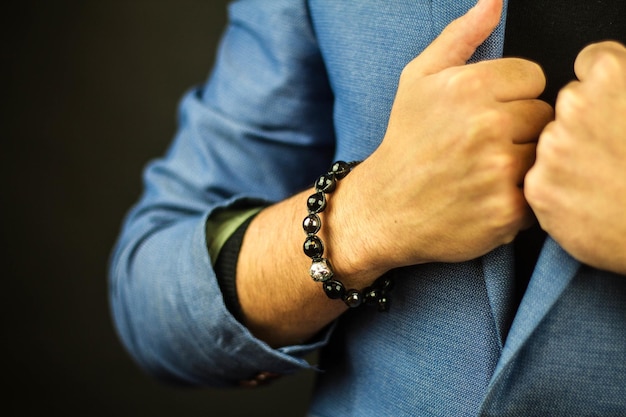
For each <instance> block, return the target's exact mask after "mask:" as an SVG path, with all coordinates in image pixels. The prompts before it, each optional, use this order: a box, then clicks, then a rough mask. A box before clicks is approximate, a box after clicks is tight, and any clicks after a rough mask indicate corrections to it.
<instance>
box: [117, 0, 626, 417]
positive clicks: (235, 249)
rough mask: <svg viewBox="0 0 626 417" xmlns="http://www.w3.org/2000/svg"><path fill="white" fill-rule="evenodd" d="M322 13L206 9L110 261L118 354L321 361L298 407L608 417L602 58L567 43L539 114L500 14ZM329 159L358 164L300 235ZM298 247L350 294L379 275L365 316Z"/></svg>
mask: <svg viewBox="0 0 626 417" xmlns="http://www.w3.org/2000/svg"><path fill="white" fill-rule="evenodd" d="M257 3H258V4H257ZM329 3H330V2H315V1H312V2H308V3H306V4H305V2H293V1H286V0H285V1H275V2H271V4H267V2H265V3H261V2H255V1H249V2H246V1H243V2H237V3H234V4H233V5H232V6H231V9H230V11H231V25H230V26H229V29H228V31H227V32H226V35H225V38H224V41H223V43H222V48H221V53H220V56H219V59H218V63H217V65H216V68H215V70H214V72H213V74H212V78H211V80H210V81H209V83H207V85H206V86H205V87H204V88H202V89H197V90H195V91H193V92H191V93H190V94H189V95H188V96H187V97H186V99H185V100H184V102H183V103H182V112H181V128H180V131H179V133H178V135H177V138H176V141H175V142H174V143H173V145H172V148H171V149H170V151H169V153H168V155H167V156H166V157H165V158H163V159H161V160H159V161H156V162H155V163H154V164H152V165H151V166H150V167H149V168H148V169H147V171H146V192H145V194H144V196H143V197H142V200H141V201H140V202H139V203H138V205H137V206H136V207H135V208H134V210H133V211H132V212H131V214H130V216H129V218H128V219H127V222H126V224H125V226H124V229H123V231H122V234H121V236H120V241H119V243H118V246H117V247H116V251H115V256H114V258H113V262H112V269H111V294H112V295H111V298H112V305H113V311H114V315H115V319H116V323H117V325H118V328H119V330H120V334H121V337H122V339H123V340H124V341H125V343H126V344H127V346H128V348H129V350H130V352H131V353H132V354H133V355H134V357H135V358H136V359H137V360H138V361H139V362H140V363H141V364H142V366H144V367H145V368H146V369H147V370H149V371H150V372H152V373H154V374H156V375H157V376H160V377H162V378H164V379H174V380H182V381H185V382H190V383H195V384H208V385H219V386H222V385H231V384H236V383H244V384H248V385H254V384H258V383H260V382H261V381H263V380H265V379H267V378H268V376H270V375H274V374H288V373H293V372H295V371H297V370H299V369H307V368H315V367H313V366H311V365H309V364H307V363H306V362H305V361H304V360H303V359H302V356H303V355H305V354H306V353H307V352H310V351H312V350H314V349H320V348H321V349H322V354H321V364H320V365H319V368H321V369H322V370H323V373H322V374H321V375H320V378H319V383H318V386H317V388H316V392H315V395H314V402H313V404H312V406H311V413H312V415H320V416H321V415H333V416H336V415H341V416H344V415H346V416H347V415H359V416H364V415H394V416H401V415H448V416H449V415H455V416H457V415H533V414H540V415H555V416H556V415H572V413H582V414H593V413H597V414H603V415H617V414H620V413H622V414H623V413H624V412H625V411H626V400H625V398H626V340H625V338H624V337H623V335H624V332H625V331H626V314H625V313H626V303H625V302H624V297H626V281H625V280H624V278H625V277H624V276H623V275H625V274H626V249H625V248H626V215H624V207H625V206H626V193H624V191H625V189H626V172H625V169H624V164H623V162H624V160H625V159H626V122H625V121H624V118H623V116H620V115H623V114H626V113H625V111H626V104H625V102H626V49H625V48H624V46H623V45H622V44H620V43H617V42H605V43H596V44H594V45H592V46H590V47H588V48H585V49H584V50H583V51H582V52H581V53H580V55H578V58H577V60H576V65H575V71H576V75H577V76H578V79H579V81H576V82H574V83H572V84H569V85H567V86H566V87H565V88H564V89H563V90H562V91H561V93H560V95H559V98H558V99H557V100H556V105H555V108H554V110H553V108H552V106H551V105H550V104H549V103H546V102H545V101H543V100H540V99H539V96H540V95H541V93H542V92H543V90H544V87H545V84H546V79H545V76H544V73H543V71H542V69H541V67H540V66H539V65H537V64H536V63H534V62H532V61H528V60H525V59H522V58H505V59H497V58H499V57H500V56H501V55H502V52H503V50H502V48H503V45H504V44H505V40H504V24H503V23H502V20H503V17H502V16H503V13H502V2H501V1H500V0H481V1H480V2H479V3H478V4H477V5H476V6H475V7H473V8H471V9H470V10H469V11H467V9H468V8H469V7H470V4H469V3H467V2H435V3H432V2H428V3H425V4H421V3H420V2H417V3H413V2H409V1H399V2H388V3H385V5H384V6H381V5H380V4H370V2H367V1H365V2H355V3H348V2H340V4H337V3H332V4H329ZM616 7H617V10H618V11H621V13H622V14H621V15H620V14H618V16H621V17H623V16H624V13H623V12H624V10H623V6H621V5H617V6H616ZM465 11H467V13H465ZM464 13H465V14H464ZM459 15H463V16H462V17H461V18H459V19H457V20H455V21H454V22H452V23H451V24H449V25H448V23H449V22H450V21H451V20H452V19H453V17H456V16H459ZM519 17H520V16H519V15H518V16H516V18H519ZM508 19H513V16H512V15H509V16H508ZM624 22H625V20H624V19H621V20H620V19H618V20H617V21H616V22H614V23H616V24H617V26H616V27H618V28H619V27H620V25H624ZM444 27H445V30H444ZM442 30H443V32H442V33H441V35H439V36H438V37H437V38H436V39H435V40H434V41H433V42H432V43H431V41H432V39H433V38H435V36H436V35H437V34H438V33H440V32H441V31H442ZM494 30H495V31H494ZM621 30H622V32H621V33H622V34H623V33H624V28H623V27H622V28H621ZM618 33H619V32H618ZM508 35H509V34H508V33H507V37H508ZM537 47H538V48H541V45H537ZM468 60H469V62H470V63H469V64H467V65H466V62H467V61H468ZM398 80H399V81H398ZM537 139H538V140H537ZM337 159H339V160H346V161H352V160H363V162H361V163H360V164H359V165H358V166H356V167H355V168H354V169H352V170H351V172H350V173H349V175H347V176H345V178H342V179H341V180H340V181H337V183H336V188H335V189H334V190H333V191H332V192H331V191H328V192H326V193H324V192H322V194H323V197H324V199H326V200H327V201H326V203H327V205H326V208H325V209H324V210H323V213H322V214H320V215H319V222H318V223H322V225H321V227H320V228H319V230H317V228H313V229H308V228H307V227H306V226H305V229H306V230H307V233H308V237H307V235H306V234H305V233H304V232H303V230H302V219H303V218H304V217H305V216H306V215H307V214H308V213H309V212H313V211H314V210H312V209H311V208H310V206H309V207H308V208H307V204H306V202H307V199H308V197H309V196H310V195H311V194H312V193H314V191H315V190H313V189H311V188H310V184H311V183H312V182H313V181H314V180H315V178H317V177H318V176H319V175H320V174H323V173H324V172H325V170H327V169H328V168H327V167H328V166H330V164H331V162H332V161H333V160H337ZM535 159H536V161H535ZM331 177H333V176H332V175H331ZM302 190H304V191H302ZM535 216H536V218H537V220H538V222H539V224H540V225H541V227H542V228H543V229H544V230H545V232H547V234H548V235H549V236H550V237H548V238H547V240H546V242H545V245H543V248H542V250H541V254H540V255H539V257H538V260H537V267H536V268H534V273H533V276H532V278H531V279H530V283H528V288H527V290H526V282H525V281H526V279H527V277H523V275H524V274H523V273H521V272H520V271H521V269H522V268H520V267H521V266H523V265H521V263H522V262H520V261H519V260H520V259H524V258H523V257H520V256H519V255H520V253H521V254H525V253H527V252H530V251H531V250H530V249H529V248H530V247H531V246H532V243H534V244H535V245H537V246H539V247H541V244H542V243H543V241H542V240H541V238H534V239H530V240H531V242H530V243H531V245H520V246H517V247H515V246H514V245H513V244H511V242H513V241H514V239H515V238H516V236H521V235H523V234H524V233H525V232H523V231H524V230H526V229H529V228H530V230H533V224H534V223H535ZM316 222H317V220H316ZM521 231H522V232H521ZM311 236H315V237H317V238H319V240H320V241H321V242H323V245H324V250H323V251H321V249H320V250H319V252H315V251H313V252H310V253H308V254H309V255H310V257H311V258H313V264H317V265H318V266H319V264H320V263H323V262H322V261H324V262H325V260H327V259H328V260H329V262H331V264H332V268H331V269H332V271H333V273H334V276H333V281H334V282H340V283H341V284H342V285H344V286H345V289H350V288H354V289H356V290H357V298H358V297H365V294H366V293H367V291H365V290H364V289H365V288H368V287H370V286H371V285H372V284H373V283H375V282H377V279H378V278H379V277H384V278H385V279H387V281H385V282H386V283H387V284H390V283H391V281H392V280H393V281H394V282H395V286H394V288H393V290H392V291H391V293H385V294H384V296H385V300H386V299H387V297H388V298H390V299H391V300H392V301H391V307H390V309H389V311H388V313H387V314H379V313H378V312H377V311H376V309H368V308H366V307H365V306H364V307H359V308H358V309H352V310H350V311H349V312H346V311H347V310H348V305H356V304H359V303H352V301H354V300H352V301H351V300H350V299H348V298H347V297H346V296H345V294H344V296H343V298H344V300H345V301H346V302H342V301H341V300H337V299H329V297H328V296H327V294H326V293H325V292H324V290H322V285H320V283H319V282H314V280H312V279H311V278H310V277H308V274H309V269H310V268H311V259H310V258H308V257H307V256H305V255H304V254H303V253H302V242H303V241H304V240H305V239H309V238H310V237H311ZM207 246H208V250H207ZM309 246H310V245H309ZM516 250H517V252H518V253H517V254H516V253H515V251H516ZM568 252H569V254H568ZM311 254H312V255H311ZM516 255H517V260H518V262H517V263H518V265H515V260H516ZM531 258H533V257H531ZM577 260H578V261H577ZM579 261H580V262H584V263H586V264H587V265H586V266H581V264H580V263H579ZM534 262H535V259H532V263H533V264H534ZM516 269H517V273H516ZM531 269H532V268H531ZM385 290H386V289H385ZM377 291H378V290H377ZM381 291H382V290H380V291H379V292H378V293H377V294H379V295H380V293H381ZM522 293H524V297H523V299H522V300H521V302H520V301H519V299H518V296H517V294H522ZM359 300H360V299H359ZM351 303H352V304H351ZM518 304H519V306H518ZM385 306H386V304H385ZM518 307H519V308H518ZM385 309H386V307H385V308H384V310H385ZM255 374H256V375H257V377H256V378H254V377H253V376H254V375H255ZM250 377H253V378H252V379H249V378H250Z"/></svg>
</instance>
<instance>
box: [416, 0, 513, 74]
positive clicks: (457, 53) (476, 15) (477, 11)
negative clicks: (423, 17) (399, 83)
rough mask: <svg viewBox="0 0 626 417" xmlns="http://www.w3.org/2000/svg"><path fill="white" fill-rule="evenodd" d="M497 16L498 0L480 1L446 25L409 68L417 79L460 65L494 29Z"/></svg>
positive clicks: (498, 9)
mask: <svg viewBox="0 0 626 417" xmlns="http://www.w3.org/2000/svg"><path fill="white" fill-rule="evenodd" d="M501 14H502V0H480V1H479V2H478V3H477V4H476V6H474V7H473V8H471V9H470V10H469V11H468V12H467V13H466V14H464V15H463V16H461V17H459V18H458V19H456V20H454V21H453V22H452V23H450V24H449V25H448V26H447V27H446V28H445V29H444V30H443V32H441V34H440V35H439V36H438V37H437V38H436V39H435V40H434V41H433V42H432V43H431V44H430V45H429V46H428V47H427V48H426V49H425V50H424V51H423V52H422V53H421V54H420V55H419V56H418V57H417V58H416V59H415V60H413V62H412V63H411V64H410V65H411V66H413V67H414V70H415V71H416V74H419V75H421V76H426V75H430V74H435V73H437V72H440V71H441V70H443V69H446V68H449V67H454V66H459V65H464V64H465V63H466V62H467V60H468V59H470V57H471V56H472V55H473V54H474V52H475V51H476V48H478V46H479V45H480V44H481V43H483V42H484V41H485V40H486V39H487V38H488V37H489V35H490V34H491V32H493V30H494V29H495V28H496V26H497V25H498V23H499V22H500V16H501Z"/></svg>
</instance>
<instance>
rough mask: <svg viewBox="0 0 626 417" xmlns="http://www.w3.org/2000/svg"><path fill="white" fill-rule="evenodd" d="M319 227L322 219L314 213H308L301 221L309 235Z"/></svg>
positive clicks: (317, 230) (318, 229)
mask: <svg viewBox="0 0 626 417" xmlns="http://www.w3.org/2000/svg"><path fill="white" fill-rule="evenodd" d="M321 227H322V221H321V220H320V216H318V215H317V214H315V213H311V214H309V215H308V216H306V217H305V218H304V220H303V221H302V228H303V229H304V231H305V232H306V233H307V234H309V235H312V234H315V233H317V232H319V231H320V228H321Z"/></svg>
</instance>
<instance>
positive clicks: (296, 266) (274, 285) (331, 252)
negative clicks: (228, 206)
mask: <svg viewBox="0 0 626 417" xmlns="http://www.w3.org/2000/svg"><path fill="white" fill-rule="evenodd" d="M344 182H345V183H344ZM349 190H350V183H349V181H348V178H346V179H345V180H342V183H341V184H340V185H339V186H338V187H337V191H336V192H335V193H333V194H332V196H331V197H330V198H329V204H328V208H327V209H326V210H325V211H324V213H322V214H321V216H320V217H321V218H322V223H323V227H322V230H321V231H320V232H319V233H318V235H319V236H320V238H321V239H322V241H323V242H324V244H325V252H324V256H325V257H328V258H329V259H330V260H331V262H332V265H333V269H334V272H335V274H336V276H338V277H339V279H340V280H341V281H342V282H343V283H344V285H345V286H346V288H356V289H359V290H360V289H362V288H364V287H366V286H368V285H370V284H371V283H372V282H373V281H374V280H375V279H376V278H377V277H378V276H380V275H382V274H383V273H384V272H385V268H384V267H377V268H375V267H373V266H371V265H367V262H366V260H365V258H364V256H363V255H364V252H361V251H359V250H358V243H357V237H358V236H357V234H356V233H355V229H358V227H359V226H358V225H356V224H354V222H353V221H348V219H347V218H346V216H349V213H350V210H351V209H353V208H354V207H353V206H352V204H351V203H350V201H346V198H347V197H348V194H349ZM312 193H313V190H312V189H311V190H307V191H304V192H302V193H299V194H297V195H295V196H293V197H291V198H289V199H287V200H285V201H283V202H281V203H278V204H276V205H274V206H271V207H268V208H267V209H265V210H263V211H262V212H261V213H259V214H258V215H257V216H256V217H255V219H254V220H253V221H252V223H251V224H250V226H249V228H248V230H247V231H246V235H245V237H244V240H243V244H242V247H241V252H240V254H239V262H238V264H237V293H238V296H239V301H240V304H241V308H242V311H243V316H244V321H245V324H246V325H247V326H248V328H249V329H250V330H251V331H252V333H253V334H255V336H257V337H259V338H261V339H263V340H265V341H266V342H268V343H269V344H270V345H272V346H284V345H290V344H299V343H302V342H304V341H306V340H307V339H309V338H311V337H312V336H314V335H315V334H316V333H317V332H319V331H320V330H321V329H323V328H324V327H325V326H327V325H328V324H329V323H330V322H332V321H333V320H334V319H335V318H337V317H338V316H339V315H341V314H342V313H343V312H344V311H346V309H347V307H346V305H345V304H344V303H343V302H342V301H341V300H331V299H329V298H328V297H327V296H326V295H325V293H324V291H323V289H322V287H321V285H320V283H317V282H314V281H313V280H312V279H311V277H310V276H309V273H308V270H309V267H310V266H311V260H310V259H309V258H308V257H307V256H306V255H305V254H304V253H303V251H302V244H303V242H304V239H305V233H304V231H303V230H302V220H303V218H304V217H305V216H306V213H307V211H306V200H307V197H308V196H309V195H310V194H312ZM338 225H341V227H337V226H338Z"/></svg>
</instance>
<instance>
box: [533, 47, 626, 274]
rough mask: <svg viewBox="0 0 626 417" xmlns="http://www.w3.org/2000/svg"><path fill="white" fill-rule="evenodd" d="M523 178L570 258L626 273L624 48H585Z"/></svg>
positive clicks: (539, 212)
mask: <svg viewBox="0 0 626 417" xmlns="http://www.w3.org/2000/svg"><path fill="white" fill-rule="evenodd" d="M574 69H575V72H576V76H577V78H578V80H579V81H575V82H572V83H570V84H569V85H568V86H566V87H565V88H564V89H563V90H562V91H561V92H560V94H559V96H558V98H557V103H556V117H555V121H554V122H553V123H550V124H549V125H548V126H547V127H546V129H545V130H544V131H543V133H542V134H541V136H540V139H539V145H538V148H537V162H536V164H535V166H534V167H533V168H532V169H531V170H530V172H529V173H528V175H527V176H526V180H525V193H526V198H527V199H528V202H529V204H530V205H531V206H532V208H533V210H534V211H535V214H536V216H537V218H538V220H539V222H540V224H541V226H542V227H543V229H545V230H546V231H547V232H548V233H549V234H550V235H552V237H553V238H554V239H555V240H556V241H557V242H559V244H560V245H561V246H562V247H563V248H564V249H565V250H566V251H568V252H569V253H570V254H571V255H572V256H574V257H575V258H577V259H578V260H580V261H581V262H584V263H587V264H589V265H591V266H594V267H597V268H600V269H606V270H610V271H613V272H618V273H622V274H626V48H625V47H624V46H623V45H620V44H618V43H616V42H602V43H598V44H593V45H591V46H588V47H587V48H585V49H583V50H582V51H581V52H580V54H579V55H578V58H577V59H576V63H575V68H574Z"/></svg>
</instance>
